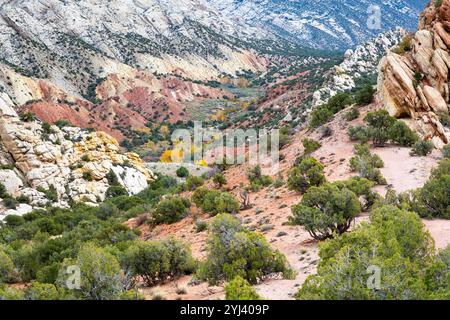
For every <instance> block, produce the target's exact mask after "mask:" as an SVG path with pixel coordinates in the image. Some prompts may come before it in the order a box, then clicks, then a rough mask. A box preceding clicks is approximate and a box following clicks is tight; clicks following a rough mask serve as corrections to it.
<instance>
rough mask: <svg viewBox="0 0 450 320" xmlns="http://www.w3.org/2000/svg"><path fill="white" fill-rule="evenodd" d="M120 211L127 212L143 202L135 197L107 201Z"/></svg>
mask: <svg viewBox="0 0 450 320" xmlns="http://www.w3.org/2000/svg"><path fill="white" fill-rule="evenodd" d="M108 201H109V202H111V203H112V204H114V205H115V206H116V207H117V208H118V209H119V210H121V211H129V210H131V209H132V208H135V207H137V206H141V205H144V204H145V201H144V200H142V199H141V198H139V197H137V196H132V197H129V196H118V197H115V198H112V199H110V200H108Z"/></svg>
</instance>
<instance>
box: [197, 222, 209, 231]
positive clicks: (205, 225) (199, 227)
mask: <svg viewBox="0 0 450 320" xmlns="http://www.w3.org/2000/svg"><path fill="white" fill-rule="evenodd" d="M207 229H208V223H207V222H206V221H203V220H197V221H195V232H197V233H200V232H203V231H205V230H207Z"/></svg>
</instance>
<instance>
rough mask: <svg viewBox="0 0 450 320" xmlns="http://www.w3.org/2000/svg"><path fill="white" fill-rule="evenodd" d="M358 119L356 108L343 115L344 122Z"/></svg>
mask: <svg viewBox="0 0 450 320" xmlns="http://www.w3.org/2000/svg"><path fill="white" fill-rule="evenodd" d="M358 117H359V110H358V108H356V107H353V108H352V109H351V110H350V111H349V112H347V113H346V114H345V120H347V121H353V120H355V119H358Z"/></svg>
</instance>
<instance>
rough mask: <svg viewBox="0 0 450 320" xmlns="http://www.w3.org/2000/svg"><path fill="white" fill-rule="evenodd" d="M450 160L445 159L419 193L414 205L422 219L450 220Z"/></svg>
mask: <svg viewBox="0 0 450 320" xmlns="http://www.w3.org/2000/svg"><path fill="white" fill-rule="evenodd" d="M449 194H450V160H449V159H444V160H442V161H441V162H440V163H439V166H438V167H437V168H436V169H435V170H433V172H432V174H431V177H430V179H429V180H428V181H427V182H426V183H425V185H424V186H423V188H422V189H419V190H418V192H417V197H416V199H414V200H415V201H416V203H413V206H414V207H415V209H416V211H417V212H418V213H419V214H420V215H421V216H422V217H429V218H432V217H433V218H444V219H450V197H449Z"/></svg>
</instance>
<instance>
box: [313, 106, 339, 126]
mask: <svg viewBox="0 0 450 320" xmlns="http://www.w3.org/2000/svg"><path fill="white" fill-rule="evenodd" d="M332 118H333V112H332V111H331V110H330V109H328V106H327V105H324V106H319V107H317V108H316V109H314V110H313V111H312V112H311V116H310V121H309V126H310V127H311V128H317V127H320V126H321V125H323V124H325V123H327V122H328V121H330V120H331V119H332Z"/></svg>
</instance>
